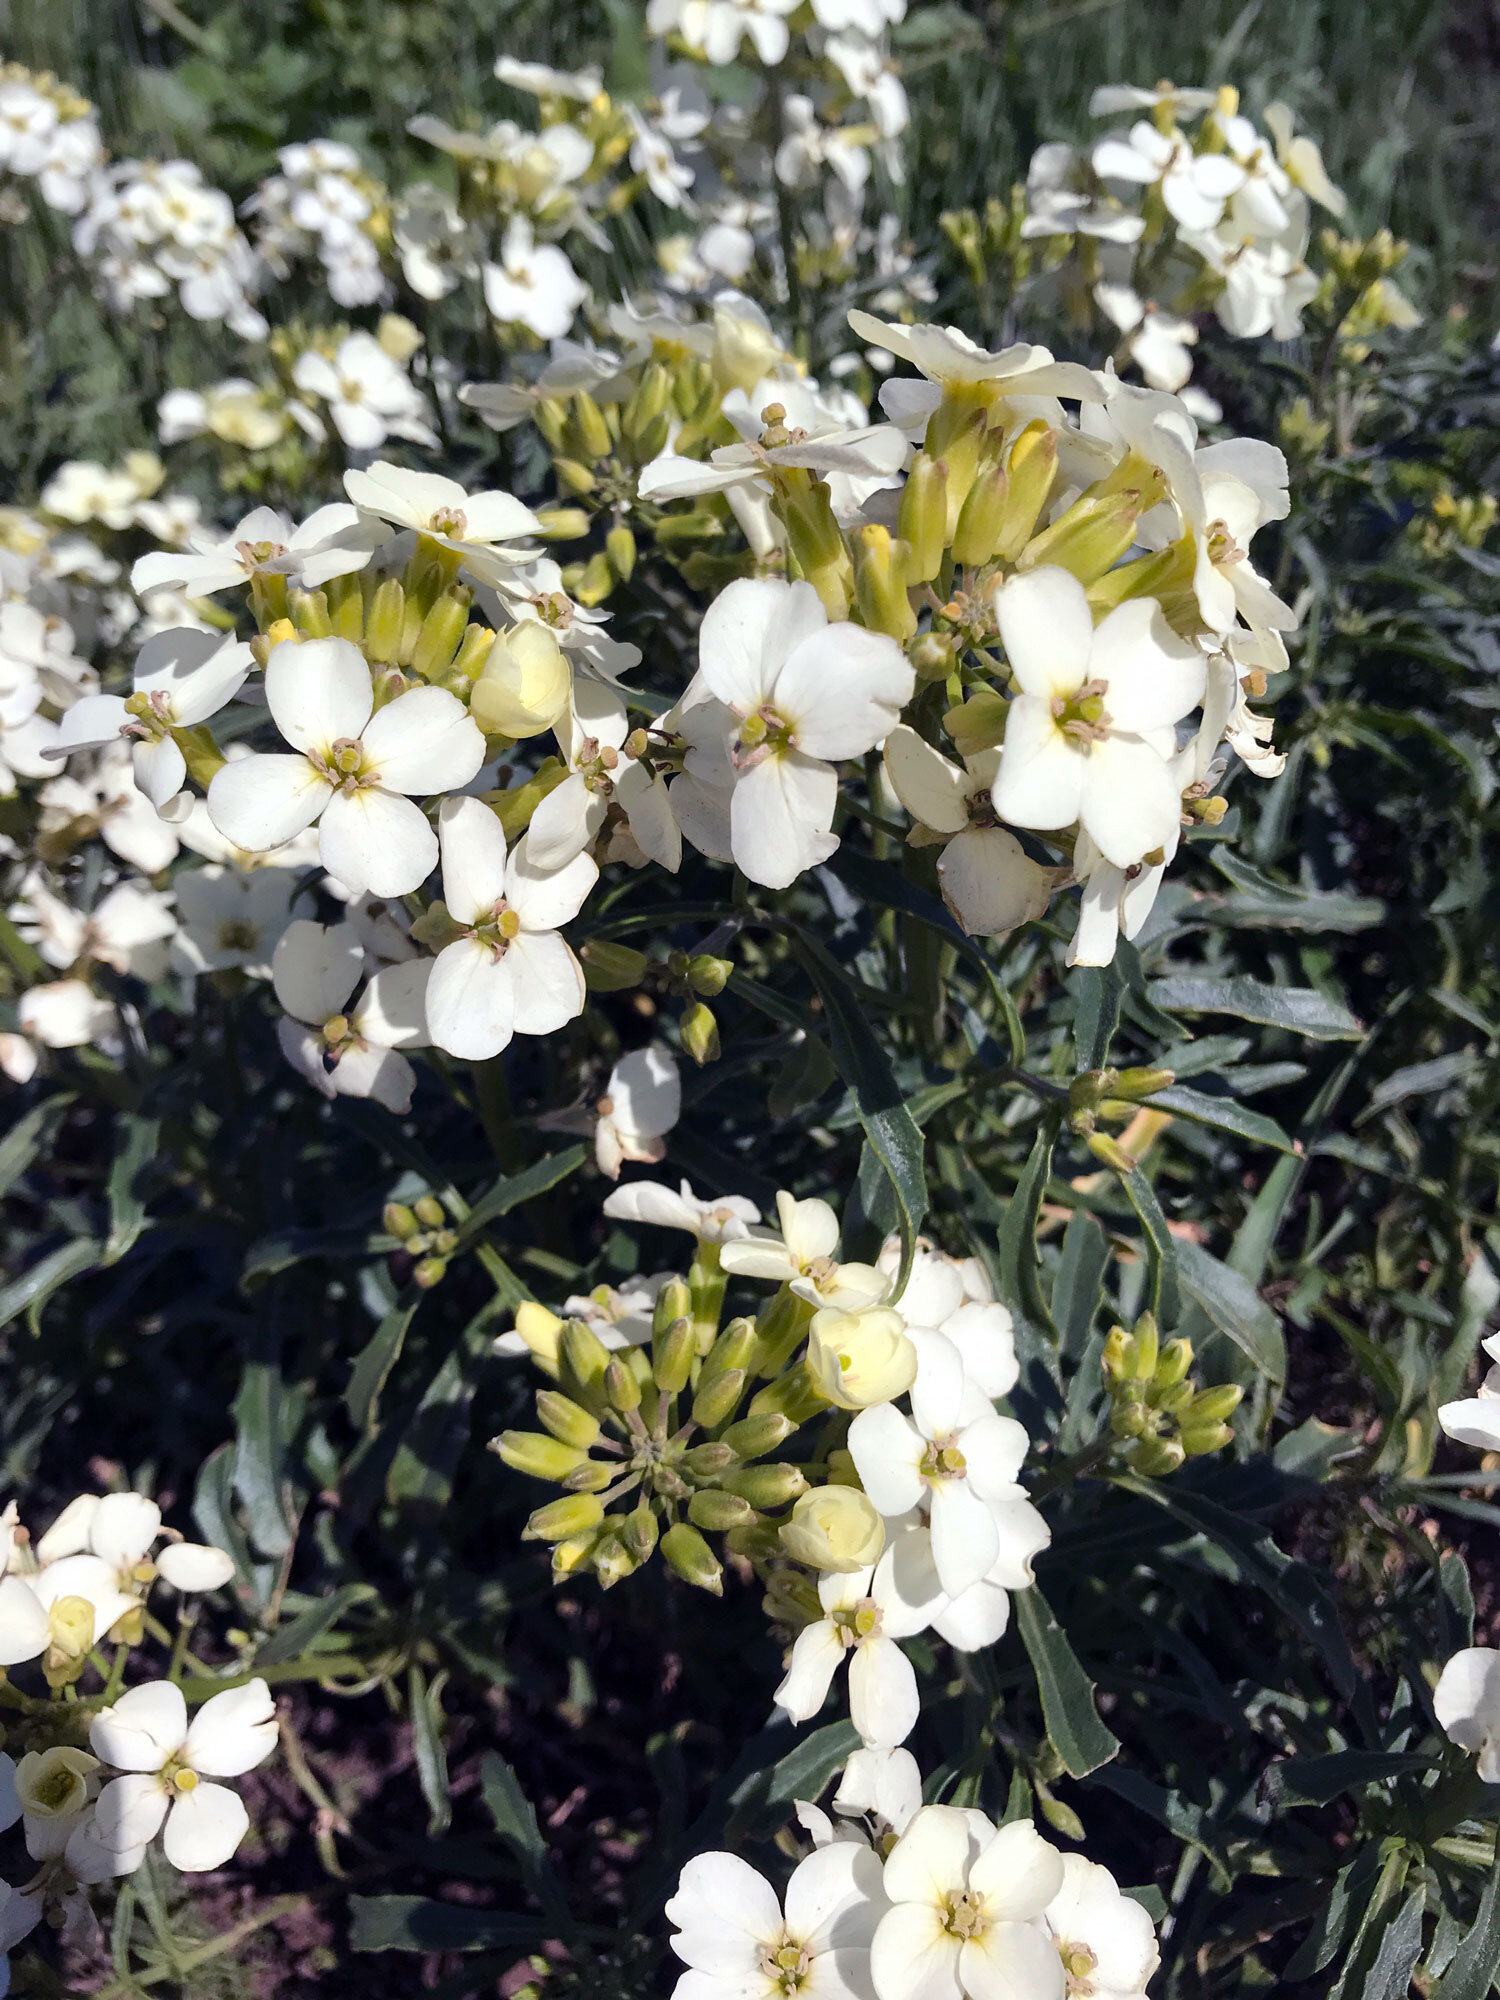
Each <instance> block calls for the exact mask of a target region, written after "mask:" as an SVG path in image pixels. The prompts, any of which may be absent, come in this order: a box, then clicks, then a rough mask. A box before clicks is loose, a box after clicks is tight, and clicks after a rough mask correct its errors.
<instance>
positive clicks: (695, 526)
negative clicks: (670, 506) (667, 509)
mask: <svg viewBox="0 0 1500 2000" xmlns="http://www.w3.org/2000/svg"><path fill="white" fill-rule="evenodd" d="M723 532H724V523H723V522H722V521H721V520H720V519H719V517H718V515H717V514H711V513H709V512H708V510H707V509H706V508H703V507H694V508H693V509H692V510H691V512H689V513H686V514H663V515H662V517H661V519H660V520H659V521H658V522H657V524H656V526H655V528H654V529H653V530H652V533H653V534H654V535H655V536H656V539H657V540H658V541H659V542H669V543H670V542H704V541H712V540H713V539H714V538H715V536H717V535H722V534H723Z"/></svg>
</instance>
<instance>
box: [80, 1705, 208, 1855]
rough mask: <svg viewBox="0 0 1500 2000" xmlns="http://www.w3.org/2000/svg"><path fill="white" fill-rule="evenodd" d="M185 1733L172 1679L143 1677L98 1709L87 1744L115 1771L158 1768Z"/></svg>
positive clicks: (181, 1707) (173, 1752)
mask: <svg viewBox="0 0 1500 2000" xmlns="http://www.w3.org/2000/svg"><path fill="white" fill-rule="evenodd" d="M187 1733H188V1721H187V1703H186V1702H185V1701H184V1700H183V1696H182V1689H181V1688H180V1687H178V1686H177V1684H176V1683H175V1682H174V1681H143V1682H142V1683H141V1685H140V1686H139V1687H133V1688H129V1689H127V1690H126V1692H125V1693H124V1694H122V1695H121V1696H120V1699H119V1700H118V1701H117V1702H116V1703H115V1704H114V1705H113V1707H111V1708H104V1709H101V1710H100V1711H99V1713H98V1714H97V1715H96V1716H95V1717H94V1720H93V1722H92V1724H91V1725H90V1728H89V1744H90V1746H91V1747H92V1749H93V1752H94V1755H95V1756H96V1757H102V1758H103V1760H104V1762H105V1763H106V1764H113V1765H114V1767H115V1769H116V1770H118V1771H159V1770H160V1769H161V1767H162V1765H163V1764H165V1763H166V1761H167V1759H168V1758H169V1757H175V1756H176V1754H177V1752H178V1751H179V1750H180V1749H181V1748H182V1746H183V1744H184V1743H185V1742H186V1741H187ZM158 1823H159V1822H158ZM142 1838H143V1839H146V1840H149V1839H150V1838H151V1836H150V1834H149V1833H148V1834H145V1835H143V1836H142Z"/></svg>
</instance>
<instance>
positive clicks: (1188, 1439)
mask: <svg viewBox="0 0 1500 2000" xmlns="http://www.w3.org/2000/svg"><path fill="white" fill-rule="evenodd" d="M1178 1435H1179V1437H1180V1438H1181V1440H1182V1448H1183V1450H1184V1451H1185V1452H1186V1453H1187V1455H1188V1457H1189V1458H1207V1456H1208V1454H1209V1453H1210V1452H1212V1451H1222V1450H1223V1449H1224V1447H1225V1445H1226V1444H1231V1443H1233V1441H1234V1432H1233V1431H1232V1430H1231V1429H1230V1427H1229V1425H1228V1424H1223V1423H1217V1424H1213V1423H1209V1424H1200V1423H1192V1422H1190V1423H1185V1424H1184V1425H1183V1426H1182V1429H1181V1431H1180V1432H1179V1433H1178Z"/></svg>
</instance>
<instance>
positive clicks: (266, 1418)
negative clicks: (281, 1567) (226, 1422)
mask: <svg viewBox="0 0 1500 2000" xmlns="http://www.w3.org/2000/svg"><path fill="white" fill-rule="evenodd" d="M281 1392H282V1382H281V1370H280V1367H279V1365H278V1363H277V1360H276V1358H275V1354H274V1351H272V1350H270V1349H269V1348H268V1350H267V1351H266V1352H265V1353H264V1354H263V1355H261V1356H259V1357H257V1356H255V1355H251V1356H250V1357H248V1358H247V1359H246V1361H245V1365H244V1368H243V1370H242V1372H241V1375H240V1388H239V1394H238V1395H237V1396H236V1397H235V1399H234V1404H233V1409H232V1414H233V1417H234V1421H235V1437H234V1490H235V1493H236V1495H237V1496H238V1498H239V1501H240V1504H241V1506H242V1507H243V1508H244V1510H245V1514H246V1517H247V1519H248V1520H249V1523H250V1533H251V1536H252V1538H253V1540H254V1542H255V1545H256V1547H257V1548H258V1549H260V1551H261V1552H262V1554H264V1555H268V1556H282V1555H285V1554H286V1552H287V1550H288V1549H289V1548H290V1547H291V1545H292V1537H293V1524H292V1513H291V1507H290V1504H289V1503H290V1493H289V1491H288V1480H287V1472H286V1447H285V1444H284V1442H283V1439H282V1436H281Z"/></svg>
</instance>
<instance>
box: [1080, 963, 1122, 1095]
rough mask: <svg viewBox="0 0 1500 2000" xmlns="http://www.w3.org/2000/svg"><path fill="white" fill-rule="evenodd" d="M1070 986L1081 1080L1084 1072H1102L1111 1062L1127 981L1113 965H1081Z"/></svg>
mask: <svg viewBox="0 0 1500 2000" xmlns="http://www.w3.org/2000/svg"><path fill="white" fill-rule="evenodd" d="M1068 984H1069V985H1070V986H1071V987H1072V989H1073V992H1074V996H1075V999H1074V1009H1073V1044H1074V1051H1075V1053H1074V1058H1073V1065H1074V1068H1075V1069H1076V1070H1077V1072H1078V1074H1079V1075H1080V1076H1081V1075H1082V1074H1083V1073H1084V1071H1085V1070H1091V1069H1103V1067H1104V1065H1105V1064H1106V1063H1107V1062H1108V1061H1109V1051H1110V1047H1111V1045H1112V1043H1113V1042H1114V1038H1115V1030H1116V1029H1117V1028H1118V1027H1119V1025H1120V1009H1121V1007H1122V1006H1123V1005H1124V1002H1125V981H1124V980H1123V979H1122V978H1121V976H1120V973H1119V970H1118V968H1117V967H1116V966H1115V965H1113V964H1110V965H1081V966H1077V967H1075V968H1074V971H1073V974H1072V977H1071V978H1070V979H1069V981H1068Z"/></svg>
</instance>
